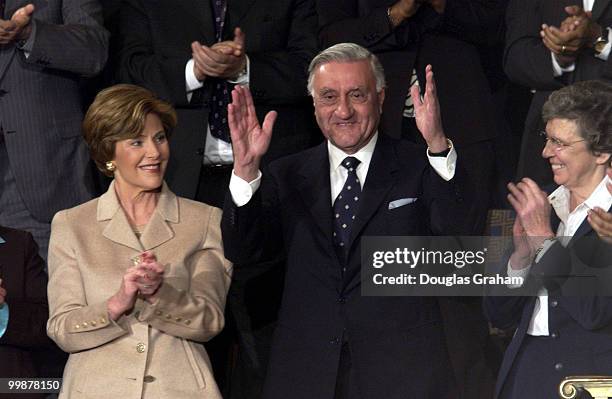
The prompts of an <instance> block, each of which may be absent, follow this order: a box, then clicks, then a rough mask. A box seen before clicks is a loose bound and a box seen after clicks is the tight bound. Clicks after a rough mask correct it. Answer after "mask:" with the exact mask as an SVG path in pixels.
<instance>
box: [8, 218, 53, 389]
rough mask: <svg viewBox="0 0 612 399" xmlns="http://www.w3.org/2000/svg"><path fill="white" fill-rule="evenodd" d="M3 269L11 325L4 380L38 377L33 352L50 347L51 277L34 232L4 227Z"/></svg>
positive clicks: (9, 327)
mask: <svg viewBox="0 0 612 399" xmlns="http://www.w3.org/2000/svg"><path fill="white" fill-rule="evenodd" d="M0 237H2V238H3V239H4V240H5V241H6V242H5V243H3V244H0V268H1V269H2V276H1V278H2V286H3V287H4V288H5V289H6V290H7V297H6V302H7V303H8V305H9V311H10V316H9V324H8V328H7V330H6V332H5V333H4V335H3V336H2V338H0V358H2V361H1V362H0V377H22V378H24V377H37V376H38V372H37V370H36V368H35V365H34V362H33V359H32V350H33V349H35V348H36V347H42V346H49V345H51V341H50V340H49V339H48V338H47V333H46V325H47V319H48V318H49V309H48V306H47V274H46V273H45V264H44V262H43V260H42V258H41V257H40V256H38V247H37V246H36V243H35V242H34V239H33V238H32V235H31V234H30V233H26V232H25V231H20V230H14V229H9V228H6V227H1V226H0Z"/></svg>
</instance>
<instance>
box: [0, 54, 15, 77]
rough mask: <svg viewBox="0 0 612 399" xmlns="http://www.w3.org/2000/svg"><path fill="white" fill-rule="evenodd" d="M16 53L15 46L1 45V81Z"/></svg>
mask: <svg viewBox="0 0 612 399" xmlns="http://www.w3.org/2000/svg"><path fill="white" fill-rule="evenodd" d="M15 53H16V50H15V46H0V82H1V81H2V79H3V78H4V74H5V73H6V71H7V69H8V67H9V65H10V64H11V61H12V60H13V57H14V56H15Z"/></svg>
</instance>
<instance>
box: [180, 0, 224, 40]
mask: <svg viewBox="0 0 612 399" xmlns="http://www.w3.org/2000/svg"><path fill="white" fill-rule="evenodd" d="M175 1H176V7H181V8H183V9H184V10H185V13H186V15H190V16H192V17H193V18H195V20H196V23H197V25H198V27H199V29H200V32H201V33H202V36H203V37H204V40H203V42H204V43H203V44H206V45H212V44H213V43H215V42H216V39H215V25H214V17H213V10H212V5H211V4H210V1H211V0H199V1H187V0H175ZM173 7H174V5H173Z"/></svg>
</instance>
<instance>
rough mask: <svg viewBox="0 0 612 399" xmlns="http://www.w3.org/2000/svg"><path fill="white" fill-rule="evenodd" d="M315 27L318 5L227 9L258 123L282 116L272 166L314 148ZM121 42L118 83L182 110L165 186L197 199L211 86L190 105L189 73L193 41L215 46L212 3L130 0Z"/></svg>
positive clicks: (237, 2) (265, 2)
mask: <svg viewBox="0 0 612 399" xmlns="http://www.w3.org/2000/svg"><path fill="white" fill-rule="evenodd" d="M316 23H317V21H316V15H315V10H314V5H313V2H312V0H233V1H232V0H230V1H228V8H227V16H226V21H225V27H224V32H223V38H224V40H231V39H232V38H233V31H234V28H235V27H237V26H239V27H240V28H241V29H242V31H243V32H244V33H245V35H246V49H245V50H246V54H247V55H248V57H249V59H250V83H249V86H250V88H251V92H252V93H253V98H254V101H255V106H256V108H257V113H258V116H259V118H260V120H263V119H262V118H263V116H264V115H265V113H267V112H268V111H269V110H272V109H275V110H277V111H278V112H279V117H278V120H277V123H276V124H275V129H274V138H273V139H272V144H271V148H270V151H269V153H268V158H269V159H274V158H277V157H279V156H280V155H286V154H291V153H294V152H296V151H299V150H301V149H304V148H307V147H309V146H310V145H311V144H312V143H311V141H312V134H311V133H312V132H313V131H314V122H313V117H312V114H313V110H312V101H311V100H310V99H309V98H308V97H307V94H306V69H307V66H308V63H309V62H310V60H311V58H312V57H313V56H314V54H315V53H316V51H317V39H316ZM120 34H121V36H122V38H123V43H122V44H121V45H120V47H121V61H120V63H121V66H120V71H119V75H120V80H121V81H124V82H131V83H134V84H138V85H142V86H145V87H148V88H149V89H151V90H153V91H154V92H156V93H157V94H158V95H160V96H161V97H163V98H165V99H166V100H168V101H169V102H171V103H172V104H173V105H174V106H175V108H176V109H177V112H178V127H177V129H176V132H175V134H174V136H173V137H172V139H171V143H170V148H171V151H172V155H171V158H170V164H169V166H168V171H167V173H166V179H167V181H168V184H169V186H170V187H171V188H172V190H173V191H174V192H176V193H177V194H178V195H180V196H183V197H188V198H194V196H195V193H196V189H197V185H198V177H199V171H200V168H201V166H202V159H203V155H204V141H205V138H206V126H207V124H208V112H209V105H208V101H209V98H210V95H211V84H210V83H211V81H212V79H207V81H206V83H205V85H204V87H203V88H201V89H199V90H196V91H195V92H194V95H193V97H192V99H191V101H188V100H187V94H186V89H185V65H186V63H187V61H188V60H189V59H190V58H191V43H192V42H193V41H194V40H198V41H200V42H201V43H203V44H205V45H208V46H210V45H212V44H214V43H215V32H214V24H213V11H212V8H211V5H210V1H209V0H198V1H192V0H179V1H172V2H169V1H157V0H128V1H126V2H125V4H124V6H123V9H122V17H121V23H120ZM309 127H310V128H309ZM317 139H320V138H319V137H317Z"/></svg>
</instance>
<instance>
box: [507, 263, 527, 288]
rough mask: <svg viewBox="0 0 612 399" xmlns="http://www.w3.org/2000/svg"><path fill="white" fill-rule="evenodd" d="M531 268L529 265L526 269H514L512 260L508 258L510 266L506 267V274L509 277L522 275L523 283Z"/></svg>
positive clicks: (509, 286) (520, 285)
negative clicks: (511, 263)
mask: <svg viewBox="0 0 612 399" xmlns="http://www.w3.org/2000/svg"><path fill="white" fill-rule="evenodd" d="M529 270H531V265H529V266H527V267H526V268H524V269H513V268H512V266H511V265H510V260H508V266H507V269H506V275H507V276H508V277H521V278H522V279H523V283H524V282H525V279H526V278H527V275H528V274H529ZM522 286H523V284H506V287H508V288H510V289H515V288H521V287H522Z"/></svg>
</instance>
